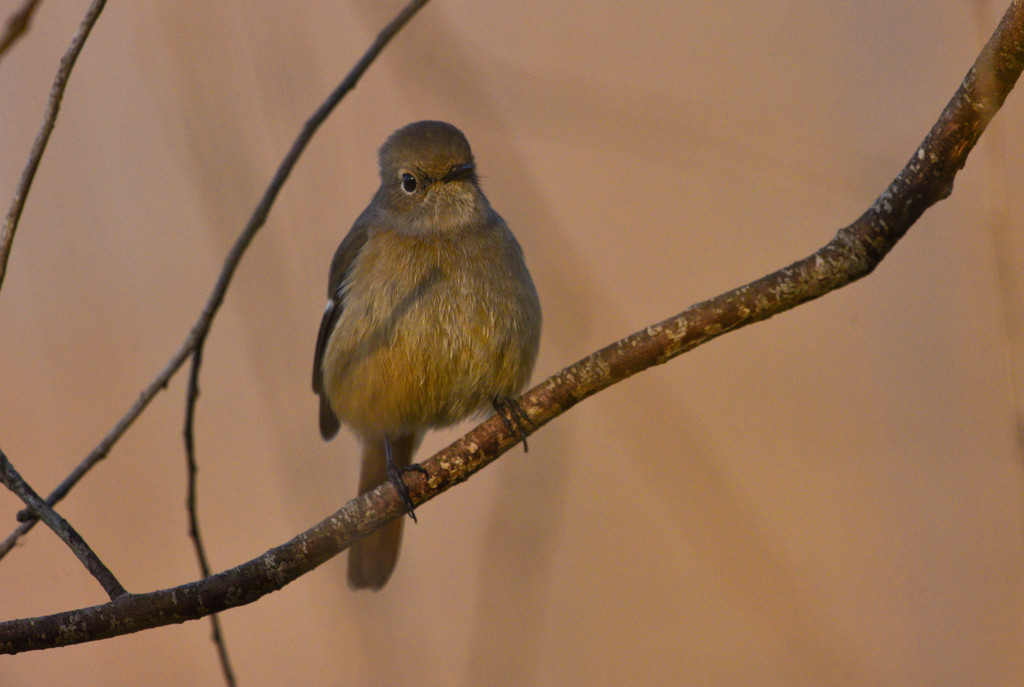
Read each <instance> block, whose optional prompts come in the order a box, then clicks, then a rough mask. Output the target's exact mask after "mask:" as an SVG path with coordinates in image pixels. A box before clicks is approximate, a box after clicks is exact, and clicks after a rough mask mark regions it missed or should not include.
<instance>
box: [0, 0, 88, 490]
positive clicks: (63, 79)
mask: <svg viewBox="0 0 1024 687" xmlns="http://www.w3.org/2000/svg"><path fill="white" fill-rule="evenodd" d="M106 4H107V0H93V3H92V5H91V6H90V7H89V11H88V12H86V13H85V18H84V19H82V23H81V25H80V26H79V27H78V32H77V33H76V34H75V37H74V38H72V39H71V46H70V47H69V48H68V51H67V52H66V53H64V57H62V58H61V60H60V68H58V69H57V76H56V77H55V78H54V80H53V88H51V89H50V97H49V99H48V100H47V101H46V112H45V113H44V114H43V124H42V126H41V127H39V133H38V134H36V140H35V142H34V143H33V144H32V152H30V153H29V156H28V162H27V163H26V164H25V169H24V170H23V171H22V173H21V179H20V180H19V181H18V186H17V188H15V189H14V199H13V200H12V201H11V207H10V209H9V210H8V211H7V217H5V218H4V225H3V227H0V287H2V286H3V283H4V275H5V274H6V273H7V260H8V258H9V257H10V254H11V245H12V244H13V243H14V233H15V232H16V231H17V230H18V220H19V219H20V218H21V211H22V210H23V209H24V208H25V199H26V198H28V192H29V189H30V188H31V187H32V180H33V179H34V178H35V176H36V170H37V169H39V161H40V160H42V159H43V152H44V151H45V150H46V144H47V143H48V142H49V141H50V134H51V133H52V132H53V125H54V124H55V123H56V121H57V113H58V112H59V111H60V101H61V100H62V99H63V98H64V88H65V87H66V86H67V84H68V77H70V76H71V70H72V69H73V68H74V66H75V60H77V59H78V55H79V53H81V52H82V46H84V45H85V39H86V38H88V37H89V32H90V31H92V27H93V26H94V25H95V24H96V20H97V19H99V16H100V12H102V11H103V6H104V5H106ZM23 9H24V8H23ZM26 22H27V20H26ZM26 26H27V23H26ZM51 505H52V504H51Z"/></svg>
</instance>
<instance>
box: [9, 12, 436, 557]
mask: <svg viewBox="0 0 1024 687" xmlns="http://www.w3.org/2000/svg"><path fill="white" fill-rule="evenodd" d="M428 1H429V0H412V1H411V2H410V3H409V4H408V5H406V6H405V7H404V8H403V9H402V11H401V12H399V13H398V15H396V17H395V18H394V19H393V20H392V21H391V23H390V24H388V25H387V26H385V27H384V28H383V29H382V30H381V32H380V33H379V34H378V35H377V38H376V39H375V40H374V42H373V44H372V45H371V46H370V48H369V49H368V50H367V51H366V53H364V54H363V56H362V57H361V58H360V59H359V61H358V62H357V63H356V65H355V66H354V67H353V68H352V70H351V71H350V72H349V73H348V75H347V76H346V77H345V79H344V80H343V81H342V82H341V83H340V84H339V85H338V87H337V88H336V89H335V90H334V92H333V93H331V95H330V96H329V97H328V98H327V100H326V101H324V103H323V104H322V105H321V106H320V107H319V109H317V111H316V112H314V113H313V115H312V116H311V117H310V118H309V120H307V121H306V123H305V125H304V126H303V127H302V131H301V132H300V133H299V136H298V138H297V139H296V140H295V143H293V144H292V147H291V149H290V150H289V151H288V154H287V155H286V156H285V158H284V160H283V161H282V162H281V164H280V166H279V167H278V169H277V172H276V173H275V174H274V178H273V179H272V180H271V182H270V185H269V186H268V187H267V190H266V191H265V192H264V193H263V197H262V198H261V199H260V202H259V204H258V205H257V206H256V209H255V210H254V211H253V214H252V217H251V218H250V219H249V222H248V224H246V226H245V229H243V230H242V233H241V234H240V235H239V236H238V238H237V239H236V240H235V244H234V245H233V246H232V247H231V250H230V251H229V252H228V255H227V257H226V258H225V260H224V267H223V268H222V270H221V273H220V276H219V277H218V279H217V283H216V284H215V285H214V287H213V292H212V293H211V294H210V297H209V299H208V300H207V302H206V305H205V306H204V307H203V311H202V313H200V315H199V319H198V320H196V323H195V324H194V325H193V326H192V329H191V331H190V332H189V334H188V336H187V337H186V338H185V341H184V343H182V345H181V347H180V348H179V349H178V351H177V352H176V353H175V354H174V355H173V356H172V357H171V359H170V361H169V362H168V363H167V365H166V366H164V368H163V369H162V370H161V371H160V373H159V374H157V376H156V378H155V379H154V380H153V381H152V382H151V383H150V384H149V386H147V387H146V388H145V390H143V392H142V393H141V394H140V395H139V398H138V399H136V401H135V403H133V404H132V406H131V407H130V408H129V409H128V412H127V413H125V414H124V416H123V417H122V418H121V419H120V420H118V421H117V424H115V425H114V428H113V429H111V430H110V433H108V434H107V436H105V437H104V438H103V440H102V441H101V442H100V443H99V444H98V445H97V446H96V448H94V449H93V450H92V452H91V453H89V455H88V456H86V457H85V459H83V460H82V462H81V463H79V464H78V466H76V467H75V469H74V470H72V471H71V473H70V474H69V475H68V476H67V477H66V478H65V479H64V481H63V482H61V483H60V484H59V485H58V486H57V488H56V489H54V490H53V492H51V493H50V495H49V496H48V497H47V499H46V502H47V503H49V504H50V505H51V506H52V505H54V504H55V503H57V502H58V501H60V500H61V499H62V498H64V497H65V496H66V495H67V493H68V492H69V491H71V489H72V488H73V487H74V486H75V484H77V483H78V481H79V480H81V479H82V477H83V476H85V474H86V473H87V472H88V471H89V470H90V469H92V467H93V466H94V465H95V464H96V463H98V462H100V461H101V460H103V458H105V457H106V455H107V453H108V452H109V451H110V449H111V448H112V447H113V445H114V444H115V443H116V442H117V441H118V439H120V438H121V436H122V435H123V434H124V433H125V431H127V429H128V427H130V426H131V424H132V423H133V422H134V421H135V419H136V418H137V417H138V416H139V415H141V414H142V411H143V410H145V409H146V406H148V405H149V402H150V401H152V400H153V398H154V397H155V396H156V395H157V393H159V392H160V391H161V390H162V389H164V388H165V387H166V386H167V382H168V381H169V380H170V378H171V377H172V376H174V374H175V373H176V372H177V371H178V369H179V368H180V367H181V365H182V364H183V363H184V362H185V360H187V359H188V357H189V355H191V354H192V353H193V351H195V350H196V349H198V348H201V347H202V346H203V343H204V342H205V338H206V334H207V332H209V330H210V325H211V324H212V323H213V318H214V316H215V315H216V314H217V310H218V309H219V308H220V305H221V303H222V302H223V300H224V294H225V293H226V292H227V289H228V285H229V284H230V282H231V278H232V276H233V275H234V273H235V270H236V269H237V267H238V264H239V263H240V262H241V260H242V255H243V254H244V253H245V250H246V248H248V246H249V244H250V243H251V242H252V239H253V237H254V236H255V235H256V232H257V231H259V229H260V227H262V226H263V223H264V222H265V221H266V219H267V215H268V214H269V213H270V207H271V205H272V204H273V202H274V200H275V198H277V194H278V192H279V191H280V190H281V187H282V186H283V185H284V182H285V180H286V179H287V178H288V175H289V174H290V173H291V170H292V168H293V167H294V166H295V163H296V162H297V161H298V159H299V156H300V155H301V154H302V151H303V150H304V149H305V147H306V145H307V144H308V143H309V141H310V139H311V138H312V137H313V134H314V133H316V130H317V128H318V127H319V126H320V124H321V123H322V122H323V121H324V120H325V119H326V118H327V116H328V115H329V114H330V113H331V110H333V109H334V107H335V106H336V105H337V104H338V102H340V101H341V99H342V98H343V97H344V96H345V94H346V93H348V92H349V91H350V90H352V88H353V87H355V85H356V82H358V81H359V78H360V77H361V76H362V75H363V73H364V72H365V71H366V70H367V68H369V66H370V65H371V64H372V63H373V61H374V60H375V59H376V58H377V56H378V55H379V54H380V52H381V51H382V50H383V49H384V46H385V45H387V43H388V42H389V41H390V40H391V39H392V38H393V37H394V36H395V34H397V33H398V31H399V30H400V29H401V28H402V27H403V26H405V24H406V23H408V21H409V20H410V19H412V17H413V15H414V14H416V12H417V11H419V10H420V8H422V7H423V6H424V5H426V4H427V2H428ZM34 524H35V520H30V521H28V522H24V523H22V524H21V526H20V527H18V528H17V529H16V530H15V531H14V532H12V533H11V534H10V535H9V536H8V537H7V539H5V540H4V541H3V542H0V558H3V556H5V555H6V554H7V553H8V552H9V551H10V550H11V549H12V548H13V547H14V545H15V543H17V541H18V539H19V538H20V537H21V536H22V535H23V534H25V533H26V532H27V531H28V530H30V529H31V528H32V527H33V525H34Z"/></svg>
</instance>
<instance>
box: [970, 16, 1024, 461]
mask: <svg viewBox="0 0 1024 687" xmlns="http://www.w3.org/2000/svg"><path fill="white" fill-rule="evenodd" d="M989 4H990V3H989V2H987V1H986V0H975V2H974V16H975V20H976V23H977V26H978V32H979V33H981V35H982V36H984V33H983V31H984V29H983V27H984V25H985V24H986V21H985V16H986V15H987V14H988V12H987V10H988V6H989ZM1005 138H1006V137H1005V134H1004V131H1003V127H995V128H993V130H992V131H990V132H989V134H988V136H986V137H985V141H984V143H983V144H982V145H984V146H985V161H986V168H985V172H986V176H987V180H986V183H985V193H986V195H987V197H986V198H985V201H986V211H987V214H988V228H989V234H990V236H991V240H992V258H993V266H994V269H993V272H994V274H995V285H996V291H997V296H998V298H999V306H1000V314H1001V315H1002V322H1001V324H1002V328H1003V343H1004V360H1005V364H1006V377H1007V386H1008V387H1009V392H1010V394H1009V399H1008V400H1009V404H1010V414H1011V419H1010V421H1011V423H1012V424H1013V427H1012V430H1013V433H1014V438H1015V439H1016V442H1017V457H1018V459H1019V460H1020V463H1021V465H1024V300H1022V299H1021V286H1022V284H1021V278H1020V268H1021V263H1020V255H1021V253H1020V250H1019V249H1018V248H1017V246H1015V243H1014V235H1015V234H1014V232H1012V231H1011V227H1010V223H1009V219H1008V217H1007V210H1006V197H1007V183H1008V180H1009V173H1008V172H1007V169H1006V154H1005V152H1004V151H1005V150H1006V145H1005V143H1004V141H1005Z"/></svg>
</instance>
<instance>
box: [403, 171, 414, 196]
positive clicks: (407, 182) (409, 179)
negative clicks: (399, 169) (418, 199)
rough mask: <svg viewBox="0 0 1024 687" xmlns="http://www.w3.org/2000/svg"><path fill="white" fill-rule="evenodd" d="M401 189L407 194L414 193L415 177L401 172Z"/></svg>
mask: <svg viewBox="0 0 1024 687" xmlns="http://www.w3.org/2000/svg"><path fill="white" fill-rule="evenodd" d="M402 190H403V191H405V192H406V193H408V194H409V195H412V194H413V193H416V177H414V176H413V175H411V174H408V173H406V174H403V175H402Z"/></svg>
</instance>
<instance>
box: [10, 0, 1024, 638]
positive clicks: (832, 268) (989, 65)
mask: <svg viewBox="0 0 1024 687" xmlns="http://www.w3.org/2000/svg"><path fill="white" fill-rule="evenodd" d="M1022 70H1024V0H1014V1H1013V2H1012V3H1011V5H1010V7H1009V9H1008V10H1007V11H1006V14H1005V15H1004V16H1003V18H1002V20H1001V21H1000V22H999V26H998V27H997V28H996V30H995V33H993V35H992V37H991V38H990V39H989V41H988V42H987V43H986V44H985V47H984V48H983V49H982V51H981V54H980V55H979V56H978V58H977V60H976V61H975V63H974V66H972V67H971V69H970V70H969V71H968V72H967V75H966V76H965V77H964V80H963V82H962V83H961V84H960V87H959V88H958V89H957V92H956V94H955V95H954V96H953V98H952V99H951V100H950V101H949V103H948V104H947V105H946V107H945V109H943V111H942V114H941V115H940V116H939V119H938V121H937V122H936V124H935V125H934V126H933V127H932V129H931V131H930V132H929V133H928V135H927V136H926V137H925V139H924V142H923V143H922V144H921V145H920V146H919V147H918V148H917V149H916V150H915V151H914V153H913V154H912V155H911V158H910V161H909V162H907V164H906V165H905V166H904V168H903V169H902V170H901V171H900V173H899V175H898V176H897V177H896V179H894V180H893V181H892V182H891V183H890V184H889V186H888V187H887V188H886V189H885V190H884V191H883V192H882V194H881V195H880V196H879V197H878V198H877V199H876V200H875V202H874V203H873V204H872V205H871V207H870V208H869V209H868V210H867V211H866V212H865V213H864V214H863V215H861V216H860V217H859V218H858V219H857V220H856V221H855V222H854V223H853V224H851V225H849V226H847V227H844V228H843V229H840V230H839V231H838V232H837V233H836V235H835V237H834V238H833V239H832V240H831V241H829V242H828V243H827V244H826V245H825V246H823V247H822V248H821V249H820V250H818V251H816V252H815V253H813V254H811V255H809V256H808V257H806V258H804V259H802V260H799V261H797V262H795V263H793V264H792V265H789V266H788V267H785V268H783V269H781V270H778V271H776V272H773V273H772V274H769V275H767V276H765V277H762V278H761V279H758V280H757V281H754V282H751V283H750V284H747V285H746V286H741V287H739V288H737V289H733V290H732V291H728V292H726V293H724V294H721V295H719V296H716V297H714V298H712V299H710V300H707V301H704V302H703V303H698V304H696V305H692V306H690V307H689V308H687V309H686V310H684V311H683V312H681V313H679V314H678V315H676V316H675V317H672V318H669V319H667V320H665V321H663V322H660V323H657V324H653V325H651V326H649V327H646V328H644V329H643V330H641V331H638V332H636V333H635V334H632V335H630V336H627V337H626V338H624V339H621V340H620V341H617V342H615V343H613V344H611V345H610V346H607V347H605V348H603V349H601V350H600V351H597V352H596V353H593V354H591V355H590V356H588V357H587V358H584V359H583V360H581V361H579V362H577V363H575V364H573V365H571V366H569V367H567V368H565V369H564V370H562V371H561V372H559V373H557V374H555V375H554V376H552V377H550V378H549V379H547V380H545V381H544V382H541V383H540V384H539V385H537V386H536V387H534V388H533V389H531V390H530V391H529V392H527V393H526V394H525V395H524V396H523V397H522V398H521V399H520V403H521V405H522V407H523V409H524V410H525V411H526V412H527V414H528V416H529V420H530V424H531V426H532V427H533V428H539V427H540V426H541V425H544V424H546V423H547V422H549V421H550V420H552V419H553V418H555V417H557V416H559V415H561V414H562V413H564V412H565V411H566V410H568V409H569V408H571V407H572V406H574V405H575V404H577V403H579V402H580V401H582V400H583V399H585V398H588V397H589V396H592V395H594V394H596V393H597V392H599V391H601V390H603V389H605V388H607V387H609V386H611V385H613V384H615V383H617V382H619V381H622V380H623V379H626V378H627V377H630V376H632V375H634V374H636V373H638V372H641V371H643V370H646V369H648V368H650V367H653V366H654V365H658V364H661V363H665V362H667V361H669V360H671V359H672V358H674V357H676V356H678V355H680V354H681V353H684V352H686V351H688V350H691V349H693V348H696V347H697V346H699V345H701V344H703V343H706V342H708V341H711V340H712V339H714V338H717V337H718V336H721V335H722V334H724V333H726V332H729V331H732V330H734V329H738V328H740V327H744V326H746V325H748V324H753V323H754V322H759V321H762V320H766V319H768V318H769V317H772V316H773V315H777V314H779V313H781V312H784V311H786V310H789V309H791V308H794V307H796V306H797V305H800V304H802V303H806V302H807V301H810V300H813V299H815V298H819V297H821V296H823V295H825V294H826V293H829V292H830V291H833V290H835V289H838V288H840V287H843V286H846V285H848V284H850V283H852V282H854V281H856V280H857V279H860V278H861V277H864V276H866V275H867V274H869V273H871V271H872V270H874V268H875V267H876V266H878V264H879V263H880V262H881V261H882V259H883V258H885V256H886V254H887V253H888V252H889V251H890V250H891V249H892V247H893V246H894V245H895V244H896V243H897V242H898V241H899V240H900V238H901V237H902V236H903V235H904V234H905V233H906V232H907V230H908V229H909V228H910V226H911V225H912V224H913V223H914V222H915V221H916V220H917V219H918V218H919V217H920V216H921V215H922V214H923V213H924V211H925V210H926V209H927V208H928V207H930V206H931V205H934V204H935V203H936V202H938V201H940V200H942V199H944V198H946V197H948V196H949V194H950V193H952V190H953V181H954V179H955V177H956V175H957V173H958V172H959V171H960V169H961V168H963V166H964V163H965V162H966V160H967V156H968V155H969V154H970V152H971V150H972V149H973V148H974V146H975V145H976V144H977V142H978V139H979V138H980V136H981V134H982V133H983V132H984V130H985V127H986V126H987V125H988V123H989V122H990V121H991V119H992V117H993V116H994V115H995V113H996V112H997V111H998V110H999V108H1000V106H1001V105H1002V103H1003V101H1004V100H1005V99H1006V96H1007V95H1008V94H1009V92H1010V91H1011V90H1012V89H1013V87H1014V85H1015V84H1016V82H1017V79H1018V78H1019V77H1020V74H1021V71H1022ZM519 440H520V437H518V436H516V435H514V434H513V433H511V432H509V430H508V428H507V427H506V426H505V425H504V423H503V422H502V421H501V418H499V417H497V416H495V417H491V418H490V419H488V420H487V421H485V422H483V423H482V424H481V425H479V426H478V427H476V428H475V429H473V430H472V431H470V432H469V433H468V434H466V435H465V436H464V437H463V438H462V439H460V440H458V441H456V442H455V443H453V444H452V445H451V446H449V447H447V448H445V449H443V450H442V451H439V452H438V453H437V454H435V455H434V456H433V457H431V458H430V459H428V460H426V461H424V462H423V463H421V465H422V467H423V468H424V469H425V470H426V472H427V476H425V477H424V476H415V475H414V476H412V477H411V478H410V480H409V482H410V483H409V487H410V489H409V490H410V493H411V496H412V498H413V502H414V503H417V504H418V503H422V502H424V501H426V500H428V499H431V498H433V497H435V496H437V495H438V494H440V493H441V492H443V491H446V490H448V489H449V488H451V487H452V486H454V485H456V484H458V483H460V482H463V481H465V480H466V479H468V478H469V477H470V476H471V475H472V474H474V473H475V472H477V471H478V470H480V469H481V468H483V467H484V466H485V465H488V464H490V463H491V462H493V461H494V460H496V459H497V458H498V457H499V456H500V455H501V454H503V453H504V452H505V451H507V450H508V449H509V448H511V447H512V446H514V445H515V444H516V443H517V442H518V441H519ZM404 513H405V505H404V504H403V503H402V501H401V498H400V497H399V496H398V494H397V492H396V491H395V490H394V489H392V488H391V486H390V485H389V484H383V485H381V486H380V487H378V488H377V489H375V490H373V491H371V492H368V493H366V494H364V495H362V496H360V497H358V498H355V499H352V500H351V501H349V502H348V503H347V504H345V505H344V506H343V507H342V508H341V509H340V510H339V511H337V512H336V513H334V514H333V515H331V516H330V517H328V518H326V519H325V520H323V521H321V522H320V523H318V524H317V525H315V526H313V527H312V528H310V529H308V530H306V531H305V532H303V533H301V534H299V535H298V536H296V537H295V538H293V539H292V540H291V541H289V542H287V543H285V544H282V545H281V546H278V547H276V548H274V549H271V550H270V551H267V552H266V553H265V554H263V555H262V556H260V557H258V558H255V559H253V560H251V561H248V562H246V563H243V564H242V565H239V566H237V567H235V568H232V569H230V570H226V571H224V572H222V573H219V574H216V575H213V576H211V577H208V578H205V579H203V580H199V581H197V582H192V583H189V584H185V585H181V586H178V587H174V588H172V589H165V590H161V591H156V592H150V593H147V594H137V595H128V596H125V597H122V598H119V599H117V600H115V601H112V602H110V603H108V604H104V605H102V606H93V607H91V608H82V609H78V610H74V611H65V612H62V613H57V614H54V615H50V616H45V617H41V618H30V619H24V620H10V621H7V622H3V623H0V652H2V653H15V652H19V651H29V650H33V649H45V648H49V647H54V646H61V645H65V644H77V643H82V642H89V641H94V640H97V639H105V638H108V637H114V636H117V635H122V634H128V633H129V632H136V631H138V630H143V629H148V628H151V627H159V626H163V625H169V624H172V623H179V622H184V621H186V620H192V619H195V618H200V617H203V616H205V615H209V614H211V613H216V612H219V611H222V610H225V609H228V608H233V607H236V606H241V605H244V604H248V603H252V602H253V601H255V600H256V599H259V598H260V597H261V596H263V595H264V594H267V593H269V592H271V591H275V590H277V589H280V588H282V587H283V586H285V585H286V584H288V583H289V582H291V581H293V580H295V579H296V578H298V577H299V576H300V575H303V574H305V573H306V572H308V571H310V570H312V569H313V568H315V567H317V566H319V565H320V564H322V563H324V562H325V561H327V560H328V559H330V558H331V557H333V556H335V555H336V554H338V553H339V552H341V551H343V550H344V549H345V548H347V547H348V546H349V545H351V543H352V542H354V541H355V540H356V539H358V538H359V537H363V536H366V535H367V534H369V533H370V532H373V531H374V530H376V529H378V528H380V527H381V526H382V525H384V524H385V523H386V522H388V521H390V520H393V519H394V518H397V517H402V516H403V515H404Z"/></svg>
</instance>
